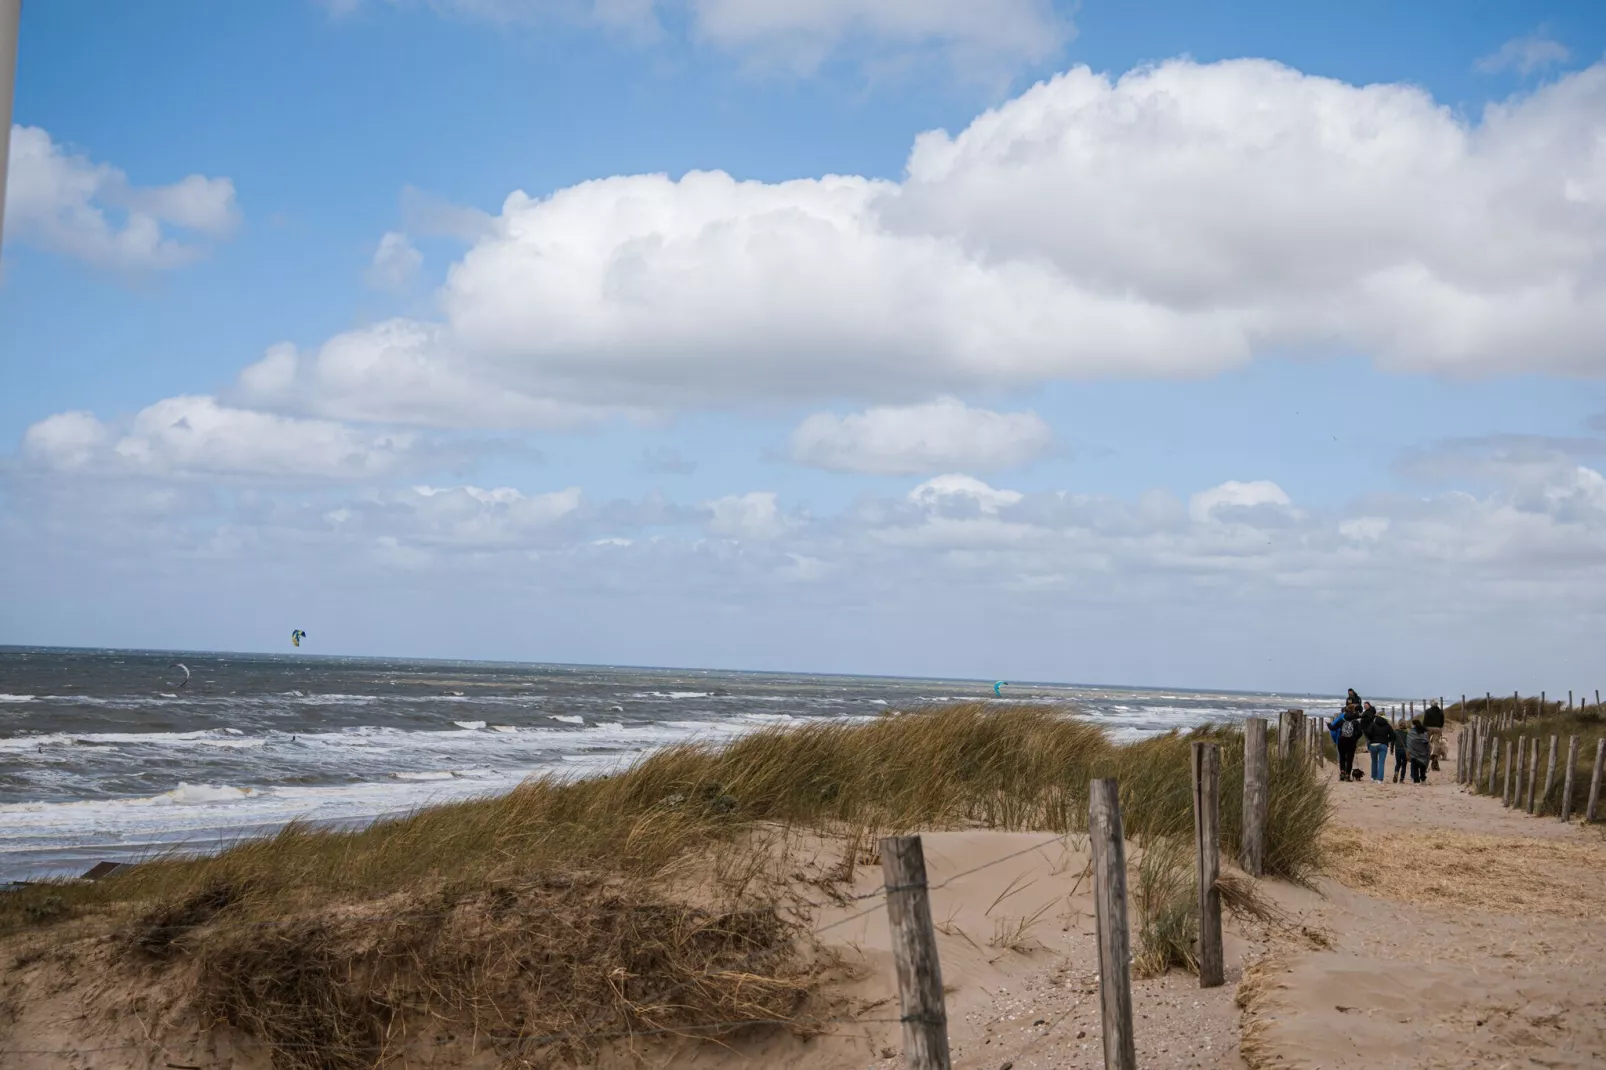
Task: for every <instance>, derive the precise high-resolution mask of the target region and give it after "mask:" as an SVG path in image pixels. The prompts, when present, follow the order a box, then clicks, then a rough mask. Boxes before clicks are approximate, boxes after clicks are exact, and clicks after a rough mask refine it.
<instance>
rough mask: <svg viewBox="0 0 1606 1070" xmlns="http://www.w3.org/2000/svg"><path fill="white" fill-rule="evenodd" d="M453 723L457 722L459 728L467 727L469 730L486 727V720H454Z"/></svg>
mask: <svg viewBox="0 0 1606 1070" xmlns="http://www.w3.org/2000/svg"><path fill="white" fill-rule="evenodd" d="M452 723H453V724H455V725H456V726H457V727H459V728H466V729H468V730H469V731H473V730H474V729H476V728H484V727H485V722H484V721H453V722H452Z"/></svg>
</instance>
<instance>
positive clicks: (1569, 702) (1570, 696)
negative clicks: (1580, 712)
mask: <svg viewBox="0 0 1606 1070" xmlns="http://www.w3.org/2000/svg"><path fill="white" fill-rule="evenodd" d="M1572 708H1573V689H1572V688H1570V687H1569V688H1568V689H1567V710H1568V712H1571V711H1572Z"/></svg>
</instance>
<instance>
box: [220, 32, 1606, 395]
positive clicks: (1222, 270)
mask: <svg viewBox="0 0 1606 1070" xmlns="http://www.w3.org/2000/svg"><path fill="white" fill-rule="evenodd" d="M1602 144H1606V66H1603V65H1596V66H1593V67H1590V68H1588V69H1586V70H1583V71H1579V72H1575V73H1572V74H1568V75H1566V76H1564V77H1562V78H1560V79H1558V80H1556V81H1555V82H1553V83H1551V84H1548V85H1546V86H1543V87H1542V88H1540V89H1538V90H1537V91H1535V92H1533V93H1531V94H1526V95H1523V96H1518V97H1514V98H1512V99H1511V100H1510V101H1509V102H1506V103H1504V104H1500V105H1496V106H1492V107H1490V108H1488V109H1487V110H1486V111H1485V113H1484V114H1483V115H1482V116H1481V117H1479V118H1477V119H1476V120H1468V119H1466V118H1464V117H1463V116H1461V115H1459V114H1458V113H1456V112H1455V111H1453V110H1452V109H1450V108H1448V107H1446V106H1444V105H1441V104H1439V103H1438V102H1436V101H1434V100H1433V98H1432V97H1431V96H1429V95H1428V94H1427V93H1426V92H1424V91H1423V90H1422V89H1420V88H1418V87H1415V86H1409V85H1387V84H1383V85H1367V86H1356V85H1350V84H1347V83H1345V82H1341V81H1337V80H1334V79H1329V78H1319V77H1314V76H1310V75H1306V74H1302V73H1301V72H1299V71H1296V70H1293V69H1290V68H1288V67H1285V66H1282V65H1280V64H1277V63H1272V62H1268V61H1264V60H1241V61H1232V62H1223V63H1213V64H1199V63H1194V62H1191V61H1186V60H1176V61H1171V62H1167V63H1162V64H1159V65H1157V66H1153V67H1144V68H1140V69H1137V70H1133V71H1131V72H1129V73H1127V74H1125V75H1124V76H1121V77H1119V78H1114V79H1112V78H1109V77H1106V76H1103V75H1099V74H1095V73H1094V72H1092V71H1090V70H1088V69H1086V68H1077V69H1074V70H1072V71H1069V72H1067V73H1065V74H1062V75H1060V76H1058V77H1056V78H1053V79H1051V80H1049V81H1046V82H1044V83H1042V84H1040V85H1037V86H1035V87H1033V88H1032V89H1030V90H1028V91H1027V92H1025V93H1023V94H1022V95H1020V96H1019V97H1017V98H1016V99H1014V100H1011V101H1009V102H1007V103H1005V104H1003V105H1001V106H999V107H998V108H995V109H993V110H991V111H989V112H987V113H985V114H984V115H982V116H980V117H978V118H977V119H976V120H975V121H974V122H972V123H971V124H970V125H969V127H967V128H966V129H965V130H963V131H961V132H959V133H957V134H948V133H945V132H940V131H938V132H932V133H928V134H925V135H923V136H921V137H920V138H919V139H918V141H917V142H916V144H915V146H914V149H913V151H912V153H911V155H910V157H909V164H908V173H907V176H906V178H905V179H904V180H903V181H901V182H890V181H883V180H875V179H869V178H864V177H859V176H853V175H828V176H824V177H821V178H808V179H796V180H792V181H785V182H757V181H738V180H736V179H734V178H732V177H731V176H729V175H727V174H724V173H721V172H692V173H689V174H686V175H683V176H681V177H679V178H670V177H668V176H665V175H635V176H620V177H612V178H601V179H597V180H595V181H590V182H585V183H581V184H579V185H576V186H572V187H568V188H565V189H560V190H558V191H556V192H554V193H552V194H550V195H548V196H544V197H532V196H529V195H527V194H525V193H523V192H515V193H513V194H512V195H511V196H509V197H508V198H507V199H506V201H505V202H504V204H503V205H502V210H501V212H500V214H499V215H498V216H497V217H496V219H495V220H494V224H493V225H491V226H490V227H488V228H487V229H486V230H485V231H484V232H483V233H482V234H481V236H480V237H479V239H478V240H477V242H476V243H475V244H474V245H473V247H472V248H470V249H469V250H468V252H467V253H466V254H465V255H464V256H463V257H462V258H461V259H460V260H459V261H458V262H457V263H456V264H454V265H453V266H452V267H451V269H450V271H449V272H448V274H447V278H446V282H445V284H444V286H443V287H442V289H441V291H440V293H439V295H438V296H439V302H440V306H441V308H442V309H443V310H444V318H443V320H442V321H441V322H438V323H417V322H390V323H385V324H379V325H376V326H374V327H372V328H367V329H363V330H358V331H353V332H349V333H348V334H346V335H342V336H340V338H338V339H336V340H333V341H331V342H330V343H328V344H327V345H326V346H325V347H324V348H323V350H322V351H320V352H319V353H318V354H316V355H315V356H312V357H304V358H300V359H299V360H297V361H294V362H292V363H293V364H294V367H290V366H289V365H288V364H287V365H286V368H287V369H288V371H286V373H285V374H286V376H287V377H288V378H286V379H284V381H283V382H282V383H281V384H280V385H287V384H288V385H293V386H294V389H293V390H290V391H289V393H290V397H289V400H288V401H287V402H284V403H285V404H292V405H294V404H299V405H301V406H303V407H304V408H305V411H308V412H312V413H321V414H334V413H340V414H356V413H359V412H360V413H363V414H365V416H366V418H373V419H396V420H405V421H408V422H418V423H424V424H429V425H436V426H441V425H456V424H459V423H460V422H463V421H468V422H469V424H470V425H471V426H490V425H493V424H518V425H524V426H528V425H551V424H561V423H562V422H564V421H565V420H566V419H567V420H571V422H572V418H574V417H576V416H579V415H581V414H584V413H586V412H594V411H596V410H599V409H600V410H611V409H613V408H616V407H619V406H627V407H638V408H641V407H644V408H674V407H698V406H723V405H731V404H742V403H747V402H752V401H755V400H756V401H760V402H765V403H767V402H770V401H773V400H777V399H780V400H785V401H788V402H793V403H796V402H799V401H804V402H807V401H816V402H829V401H838V400H844V399H845V400H847V401H849V402H850V403H851V402H870V403H879V404H909V403H912V402H917V401H919V400H920V399H922V398H930V397H932V396H933V395H959V394H963V393H965V392H967V391H975V390H980V389H985V390H989V391H993V390H998V389H1008V388H1011V387H1026V386H1031V385H1034V384H1039V383H1042V382H1046V381H1053V380H1075V379H1086V378H1112V377H1115V378H1145V377H1147V378H1189V377H1199V376H1209V375H1214V374H1217V373H1220V372H1222V371H1224V370H1226V369H1230V368H1234V367H1238V366H1241V365H1243V364H1244V363H1246V362H1248V361H1250V360H1253V359H1255V358H1256V357H1260V356H1272V355H1278V354H1287V353H1304V354H1316V355H1320V354H1323V353H1328V352H1361V353H1367V354H1370V355H1371V356H1372V358H1373V359H1374V360H1375V361H1376V362H1377V363H1378V364H1379V365H1381V366H1383V367H1385V368H1388V369H1392V370H1403V371H1412V372H1429V373H1439V374H1445V375H1454V376H1468V375H1481V374H1506V373H1513V372H1521V373H1549V374H1563V375H1583V376H1595V375H1601V374H1603V373H1606V281H1603V280H1606V152H1603V151H1601V150H1600V148H1599V146H1600V145H1602ZM248 378H252V379H255V378H256V376H255V373H253V374H252V376H250V377H248ZM277 381H278V380H276V382H277ZM398 384H402V385H400V386H398ZM246 385H250V384H249V383H248V384H246ZM247 393H248V394H250V393H251V392H250V391H249V390H248V391H247ZM253 396H254V395H253ZM480 399H485V400H484V401H483V403H482V401H481V400H480ZM262 403H269V402H268V401H267V399H265V398H263V399H262ZM572 406H579V407H580V408H579V409H574V408H572Z"/></svg>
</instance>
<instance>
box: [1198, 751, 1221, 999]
mask: <svg viewBox="0 0 1606 1070" xmlns="http://www.w3.org/2000/svg"><path fill="white" fill-rule="evenodd" d="M1220 830H1221V748H1220V747H1219V746H1217V745H1216V744H1214V743H1195V744H1194V745H1193V833H1194V844H1195V846H1196V847H1197V849H1198V853H1199V867H1198V869H1199V987H1200V988H1214V987H1216V986H1217V985H1219V984H1221V983H1222V982H1223V981H1225V980H1226V963H1225V962H1224V961H1223V955H1222V950H1221V892H1220V891H1219V890H1218V889H1217V888H1216V879H1217V878H1218V877H1220V876H1221V832H1220Z"/></svg>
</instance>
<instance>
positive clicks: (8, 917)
mask: <svg viewBox="0 0 1606 1070" xmlns="http://www.w3.org/2000/svg"><path fill="white" fill-rule="evenodd" d="M1207 737H1208V738H1213V739H1216V740H1218V741H1219V742H1220V743H1221V744H1222V763H1221V765H1222V782H1221V798H1222V800H1223V804H1222V809H1221V817H1222V833H1223V848H1224V850H1225V851H1227V852H1229V857H1230V856H1231V854H1232V853H1235V852H1236V849H1237V841H1238V835H1239V827H1240V820H1241V814H1240V809H1239V806H1238V805H1237V800H1238V799H1240V798H1241V794H1242V774H1243V769H1242V737H1241V734H1240V732H1239V730H1237V729H1231V728H1217V729H1210V730H1201V731H1200V732H1196V733H1193V734H1191V735H1190V734H1181V733H1172V734H1169V735H1166V736H1162V737H1159V738H1155V739H1149V740H1144V741H1142V742H1138V743H1133V744H1129V745H1125V746H1122V745H1116V744H1113V743H1112V742H1111V741H1110V740H1109V738H1108V737H1107V736H1106V735H1105V733H1104V732H1103V731H1102V730H1101V729H1099V728H1098V727H1097V726H1096V725H1094V724H1092V723H1090V722H1088V721H1086V720H1083V719H1079V718H1076V717H1068V716H1066V715H1065V714H1064V712H1063V711H1061V710H1057V709H1052V708H1032V707H1010V708H1006V709H998V708H996V707H990V706H988V705H985V704H979V703H978V704H966V705H954V706H945V707H940V708H934V709H930V710H924V711H918V712H913V713H904V714H889V715H886V716H883V717H880V718H877V719H876V720H874V721H871V722H863V721H860V722H815V723H811V724H807V725H803V726H799V727H789V728H773V729H769V730H765V731H760V732H756V733H753V734H751V735H747V736H744V737H742V738H740V739H738V740H736V741H734V742H730V743H726V744H723V745H713V744H686V745H682V746H677V747H671V748H667V749H664V750H660V751H657V752H654V753H653V754H651V755H648V756H646V757H644V758H642V759H641V760H639V761H637V762H636V763H635V764H633V765H631V766H630V767H629V768H627V769H624V770H622V771H620V772H618V773H615V774H613V775H609V776H602V777H596V778H591V779H585V780H560V779H557V778H536V779H533V780H530V781H528V782H526V783H525V784H524V785H522V786H521V787H519V788H517V789H516V790H514V791H512V792H510V793H508V794H505V795H502V796H498V797H494V798H486V799H480V800H475V801H470V802H463V803H455V804H450V805H445V806H439V807H432V808H429V809H426V810H422V811H419V812H417V813H413V814H410V815H407V816H404V817H400V818H397V819H392V820H385V821H381V822H378V823H376V824H374V825H372V826H370V827H368V828H366V829H363V830H360V831H329V830H316V829H310V828H306V827H301V826H292V827H290V828H287V829H285V830H284V831H283V832H281V833H280V834H278V835H277V836H274V837H271V838H267V839H262V840H255V841H250V842H246V843H241V844H239V845H237V846H234V847H232V848H230V849H228V850H226V851H223V852H222V853H219V854H216V855H213V856H210V857H204V858H183V857H166V858H157V859H152V860H150V861H147V862H145V863H143V864H141V865H138V866H133V867H129V868H127V869H124V870H122V871H119V872H117V873H116V874H114V875H112V876H111V877H109V878H107V879H105V880H102V881H99V882H94V883H84V882H69V883H62V884H55V885H42V886H33V887H29V888H26V889H23V890H21V891H18V892H15V893H12V894H9V895H6V896H3V897H0V930H3V931H9V932H17V931H18V930H23V931H26V932H27V933H30V934H32V935H29V936H23V937H19V939H23V940H31V941H33V942H34V943H36V944H38V943H41V942H43V944H45V945H46V946H48V944H49V943H50V940H51V939H54V940H55V942H56V943H60V942H62V941H63V940H65V939H66V938H68V937H69V936H70V934H72V933H75V932H84V931H88V930H91V929H94V927H95V926H96V925H98V926H99V927H100V928H99V930H98V931H100V932H105V931H107V927H108V926H109V927H110V930H111V931H112V932H113V933H114V934H115V939H114V941H113V945H114V946H115V948H116V949H117V950H116V955H117V956H121V958H122V959H123V960H126V961H127V962H132V963H135V964H137V965H138V966H139V968H141V969H149V970H154V971H157V972H158V973H160V972H162V971H173V972H174V973H175V975H177V974H182V975H183V978H184V984H183V985H180V986H179V987H181V988H185V989H186V991H187V992H188V995H187V996H186V997H185V1003H186V1006H187V1007H188V1008H189V1009H191V1010H193V1011H197V1012H199V1013H200V1014H201V1015H202V1016H203V1017H204V1019H205V1020H207V1021H211V1022H218V1023H228V1024H230V1025H232V1026H234V1027H236V1028H237V1029H239V1030H241V1031H243V1032H244V1033H245V1034H247V1035H248V1036H251V1037H254V1038H257V1039H258V1040H259V1041H261V1042H263V1043H265V1044H267V1045H269V1046H270V1047H271V1048H272V1049H273V1050H274V1052H275V1055H276V1059H277V1061H278V1062H280V1063H282V1064H284V1065H292V1066H305V1067H314V1066H316V1067H346V1066H363V1065H372V1063H373V1061H374V1059H375V1056H376V1054H377V1053H380V1052H383V1051H386V1050H391V1049H393V1048H394V1047H395V1045H396V1044H398V1043H399V1041H398V1040H397V1037H398V1036H402V1035H406V1034H407V1030H406V1028H403V1026H404V1025H405V1023H409V1022H410V1023H414V1026H413V1029H414V1032H413V1033H412V1034H411V1035H412V1036H413V1040H411V1041H409V1043H416V1042H418V1040H419V1038H420V1037H421V1036H422V1034H419V1033H418V1032H417V1029H418V1028H426V1027H425V1026H424V1025H421V1024H420V1023H428V1024H427V1029H428V1030H430V1031H432V1033H433V1034H434V1035H437V1036H438V1035H445V1034H449V1033H451V1032H453V1031H457V1032H464V1031H467V1032H471V1033H472V1034H473V1035H475V1036H477V1037H488V1038H490V1041H489V1042H490V1043H493V1044H505V1045H508V1046H509V1052H510V1053H515V1054H517V1056H518V1057H519V1058H520V1059H522V1060H525V1061H532V1062H539V1061H540V1060H541V1059H543V1058H550V1059H558V1058H567V1057H569V1056H572V1055H574V1054H575V1049H576V1045H582V1046H583V1045H585V1044H588V1043H594V1042H595V1041H579V1040H573V1039H563V1038H562V1035H566V1034H576V1033H585V1034H588V1035H590V1036H593V1037H594V1036H596V1035H598V1034H602V1035H606V1034H607V1033H609V1032H610V1031H612V1032H616V1033H620V1034H629V1033H640V1032H643V1031H654V1030H665V1031H670V1032H676V1033H680V1034H683V1035H697V1034H698V1032H699V1030H705V1029H710V1028H712V1027H714V1026H715V1023H724V1022H732V1021H748V1022H761V1023H771V1024H785V1025H790V1026H792V1027H793V1028H796V1029H799V1030H804V1031H806V1030H808V1029H809V1028H811V1027H812V1024H813V1023H816V1022H818V1021H819V1020H820V1018H821V1016H822V1015H823V1014H825V1013H827V1012H828V1011H829V1010H831V1008H826V1007H824V1006H823V1005H821V1004H820V1002H819V1001H818V999H817V998H816V996H815V993H816V991H817V990H818V989H819V987H820V985H821V983H822V982H823V981H824V980H825V979H826V978H827V977H829V976H830V975H831V974H832V973H833V971H834V970H835V969H836V968H837V966H836V964H835V963H834V961H833V960H832V958H831V956H829V955H827V954H823V953H822V952H821V950H820V949H819V948H818V947H817V946H815V945H814V944H813V943H812V942H811V940H810V938H809V936H808V934H807V924H808V919H809V906H808V904H807V902H806V901H805V900H804V899H803V897H802V896H801V895H799V894H798V889H797V888H796V887H795V884H796V882H795V879H793V878H794V877H795V872H796V867H795V866H794V865H792V863H791V861H790V860H789V859H788V858H787V847H786V845H787V844H789V843H795V842H797V841H798V839H799V837H805V836H806V837H812V838H813V840H814V841H815V842H819V841H820V840H821V838H822V837H823V838H824V839H826V840H835V839H838V838H840V839H841V840H842V841H843V842H845V843H848V844H862V843H866V842H868V841H869V839H870V838H871V837H873V836H877V835H886V834H889V833H894V832H903V831H914V830H921V829H939V828H966V827H987V828H997V829H1008V830H1034V831H1054V832H1063V833H1070V832H1077V831H1081V830H1083V829H1084V828H1085V825H1086V819H1087V786H1088V782H1089V781H1090V780H1091V779H1093V778H1095V777H1103V776H1114V777H1118V778H1119V779H1120V782H1121V801H1122V810H1123V815H1124V819H1125V825H1126V829H1127V833H1128V835H1129V836H1130V837H1132V838H1133V839H1134V840H1136V841H1137V842H1139V843H1140V844H1147V845H1149V846H1150V848H1151V853H1152V855H1153V857H1155V858H1156V859H1162V860H1163V858H1170V857H1172V856H1175V857H1174V858H1172V862H1171V869H1172V870H1173V872H1172V873H1171V874H1170V875H1169V877H1168V878H1167V879H1168V880H1169V881H1170V885H1168V887H1170V889H1171V890H1170V892H1169V893H1168V895H1169V896H1170V899H1171V900H1175V899H1176V898H1177V897H1178V896H1179V895H1182V894H1183V893H1184V892H1185V893H1186V896H1185V897H1188V898H1191V896H1192V882H1191V876H1188V877H1179V876H1178V873H1179V872H1181V871H1182V870H1183V869H1185V868H1190V867H1191V836H1192V828H1193V816H1192V796H1191V788H1190V779H1189V744H1190V742H1191V741H1192V740H1193V739H1196V738H1207ZM1270 789H1271V806H1270V823H1269V827H1268V829H1267V835H1266V845H1267V868H1268V871H1269V872H1270V874H1271V875H1274V876H1280V877H1285V878H1288V879H1292V880H1306V879H1308V878H1309V877H1310V876H1312V875H1313V874H1314V873H1315V871H1316V870H1317V868H1318V867H1319V865H1320V862H1321V859H1320V855H1319V851H1320V847H1319V844H1320V842H1321V836H1320V832H1321V829H1322V827H1323V826H1324V824H1325V822H1326V820H1327V813H1328V809H1327V807H1328V803H1327V795H1326V790H1327V789H1326V786H1325V784H1324V783H1323V782H1322V781H1321V779H1320V778H1319V777H1317V776H1315V775H1314V774H1313V772H1312V771H1311V770H1310V769H1309V767H1307V766H1306V765H1305V764H1304V763H1302V762H1300V761H1298V760H1290V761H1287V762H1279V761H1277V760H1276V759H1273V763H1272V771H1271V783H1270ZM1184 843H1186V844H1188V850H1187V851H1184V850H1182V848H1181V847H1179V846H1176V845H1179V844H1184ZM1167 845H1170V846H1167ZM857 853H858V852H857V851H856V850H855V849H853V848H850V849H849V850H848V852H847V854H846V855H845V857H846V858H847V859H848V860H849V870H850V869H851V863H852V859H853V858H855V857H856V855H857ZM1180 860H1185V861H1186V862H1187V863H1188V866H1186V867H1184V866H1183V862H1182V861H1180ZM1157 865H1158V863H1155V864H1152V865H1151V868H1153V869H1155V873H1156V874H1157V875H1158V873H1159V870H1158V868H1157ZM847 875H848V873H847V872H843V873H839V874H838V875H837V877H836V879H839V880H840V879H843V878H845V877H846V876H847ZM829 881H830V878H829V877H826V878H823V879H822V880H821V881H819V883H821V884H824V885H827V886H828V885H829ZM1172 886H1174V887H1172ZM1140 888H1141V882H1140ZM1179 888H1180V889H1181V891H1178V889H1179ZM1151 900H1152V903H1151V904H1150V905H1151V906H1152V907H1153V908H1154V911H1153V912H1154V913H1155V915H1156V917H1158V916H1159V915H1163V914H1164V913H1165V906H1164V904H1163V903H1162V902H1161V901H1160V898H1159V897H1154V896H1151ZM1138 905H1139V908H1140V909H1139V915H1140V917H1139V919H1138V920H1135V922H1134V924H1135V927H1140V928H1141V927H1143V926H1144V925H1145V922H1144V921H1143V918H1144V917H1146V916H1147V915H1145V914H1144V911H1145V909H1147V908H1146V907H1145V906H1144V903H1142V902H1140V903H1139V904H1138ZM74 919H77V920H74ZM63 923H66V924H65V927H64V928H57V929H47V928H46V927H50V926H58V927H59V926H62V925H63ZM1150 927H1151V928H1152V926H1150ZM51 933H59V934H60V935H59V936H56V937H51V936H50V934H51ZM1139 936H1140V944H1141V943H1142V941H1143V940H1144V939H1147V937H1145V936H1144V934H1143V933H1141V932H1140V934H1139ZM1157 938H1158V937H1157ZM1164 939H1165V940H1168V941H1169V942H1170V946H1173V947H1175V946H1180V945H1182V944H1184V943H1185V942H1186V939H1187V937H1186V933H1185V932H1184V933H1183V935H1181V936H1179V935H1178V934H1177V932H1176V931H1174V930H1172V929H1167V930H1166V932H1165V936H1164ZM1145 946H1147V945H1145ZM1151 958H1152V959H1153V961H1155V962H1156V963H1159V962H1161V961H1164V962H1166V963H1168V964H1169V963H1174V962H1177V960H1178V959H1181V960H1182V962H1183V963H1185V962H1186V955H1180V954H1176V953H1173V952H1170V951H1154V952H1153V953H1152V955H1151ZM532 1036H536V1037H545V1038H547V1039H546V1040H542V1041H539V1042H534V1043H532V1042H529V1041H519V1040H516V1039H513V1038H517V1037H532ZM498 1038H502V1039H498Z"/></svg>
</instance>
